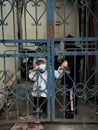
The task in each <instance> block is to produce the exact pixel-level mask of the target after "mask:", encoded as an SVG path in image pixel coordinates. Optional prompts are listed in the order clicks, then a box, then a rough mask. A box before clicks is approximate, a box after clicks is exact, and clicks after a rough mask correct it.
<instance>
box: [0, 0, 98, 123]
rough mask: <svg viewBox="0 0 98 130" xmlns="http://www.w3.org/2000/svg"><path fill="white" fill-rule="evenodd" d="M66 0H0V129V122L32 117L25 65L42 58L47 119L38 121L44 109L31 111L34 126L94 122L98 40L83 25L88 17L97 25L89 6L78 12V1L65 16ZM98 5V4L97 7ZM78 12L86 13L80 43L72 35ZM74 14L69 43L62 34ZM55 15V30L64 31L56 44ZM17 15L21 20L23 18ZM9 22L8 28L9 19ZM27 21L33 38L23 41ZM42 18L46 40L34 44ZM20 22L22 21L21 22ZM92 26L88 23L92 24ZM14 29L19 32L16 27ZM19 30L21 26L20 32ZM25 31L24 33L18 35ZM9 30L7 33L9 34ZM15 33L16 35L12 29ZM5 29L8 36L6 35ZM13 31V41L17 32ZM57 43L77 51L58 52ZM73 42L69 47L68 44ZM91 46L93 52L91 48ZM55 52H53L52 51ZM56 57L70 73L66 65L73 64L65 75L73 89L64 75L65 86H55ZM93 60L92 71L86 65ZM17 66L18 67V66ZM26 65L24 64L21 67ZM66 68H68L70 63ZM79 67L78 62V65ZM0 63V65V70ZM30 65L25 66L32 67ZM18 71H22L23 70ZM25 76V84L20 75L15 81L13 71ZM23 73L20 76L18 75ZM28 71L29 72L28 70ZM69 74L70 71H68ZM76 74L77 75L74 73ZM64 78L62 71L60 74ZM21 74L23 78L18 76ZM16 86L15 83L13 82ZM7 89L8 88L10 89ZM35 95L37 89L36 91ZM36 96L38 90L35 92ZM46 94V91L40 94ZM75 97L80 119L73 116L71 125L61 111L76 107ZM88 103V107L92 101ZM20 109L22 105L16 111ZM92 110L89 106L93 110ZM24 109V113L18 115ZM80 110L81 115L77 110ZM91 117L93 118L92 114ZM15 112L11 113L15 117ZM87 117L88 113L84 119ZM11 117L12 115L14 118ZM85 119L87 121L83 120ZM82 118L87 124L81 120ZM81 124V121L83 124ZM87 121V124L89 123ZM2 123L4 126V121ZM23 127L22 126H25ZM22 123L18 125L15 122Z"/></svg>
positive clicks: (37, 38)
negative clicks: (0, 98) (2, 99)
mask: <svg viewBox="0 0 98 130" xmlns="http://www.w3.org/2000/svg"><path fill="white" fill-rule="evenodd" d="M58 2H60V4H61V5H62V6H61V7H62V8H63V11H64V14H63V15H62V14H61V13H60V12H59V11H58V10H57V5H58ZM68 2H69V1H68V0H62V1H58V0H51V1H50V0H46V1H45V0H20V1H17V0H0V32H1V36H0V49H2V48H4V50H0V61H2V63H3V65H2V66H3V67H2V69H1V70H0V81H1V82H2V84H3V85H4V87H5V88H4V90H3V91H1V90H0V94H1V95H3V96H4V97H5V105H4V106H3V110H4V113H5V116H3V115H2V114H1V116H0V122H1V123H2V120H3V118H4V119H5V117H6V118H7V119H8V121H10V119H12V120H11V121H14V120H15V121H16V120H17V119H19V117H20V116H23V115H24V113H25V116H27V115H32V113H33V112H34V111H33V107H34V102H33V97H32V96H31V92H32V91H33V90H32V88H31V87H32V86H33V85H32V81H31V80H29V79H28V73H29V62H28V59H30V58H32V57H36V58H38V57H46V58H47V69H48V79H47V90H48V94H47V101H48V103H47V118H46V119H45V120H44V119H42V118H41V119H40V113H41V107H42V105H43V104H44V102H42V104H41V105H40V106H38V108H36V112H37V113H38V118H37V121H51V120H52V121H58V122H67V121H68V122H69V123H71V122H76V123H78V122H82V123H83V122H90V121H91V122H98V120H97V118H96V117H97V115H96V111H97V105H96V104H98V99H97V98H98V97H97V95H98V78H97V77H98V67H97V66H98V47H97V46H98V45H97V42H98V36H97V32H96V35H94V36H89V33H90V32H89V26H90V25H88V14H90V15H92V16H93V17H94V20H95V22H96V23H97V17H96V16H97V15H95V13H94V12H93V11H92V9H90V7H91V6H90V2H89V1H87V0H85V1H81V2H83V3H82V4H81V6H80V5H79V4H78V0H74V1H70V2H71V4H72V5H73V8H72V10H70V13H69V14H67V12H66V6H67V4H68ZM96 2H98V1H96ZM41 4H42V5H43V6H44V10H43V11H42V14H41V15H40V16H39V15H38V11H39V10H40V6H41ZM7 5H8V7H9V9H8V11H7V14H6V13H5V14H4V10H5V9H7ZM29 5H30V6H31V8H32V10H35V12H34V14H33V13H32V12H30V10H29ZM77 7H78V8H82V7H85V8H86V16H87V17H86V19H85V23H86V28H85V32H86V35H85V36H83V37H79V36H77V35H76V32H77V24H76V19H77V14H76V12H77ZM16 11H17V13H18V16H17V18H18V22H17V20H16V19H17V18H16ZM73 12H75V15H74V20H73V23H74V36H75V37H73V38H68V37H65V35H66V34H67V33H66V26H67V25H69V24H70V23H69V18H70V17H71V15H72V14H73ZM55 14H57V16H58V20H60V26H62V27H63V29H62V37H60V38H55V37H54V36H55V30H54V27H55V22H56V21H55V20H54V16H55ZM22 15H23V16H24V17H22ZM10 16H12V19H11V20H12V26H11V25H10V22H9V20H8V18H10ZM27 16H29V18H30V20H31V21H29V22H30V25H31V26H30V27H31V28H32V30H33V29H35V36H33V33H32V37H31V38H28V33H29V32H28V28H27V24H28V23H27ZM44 16H46V21H47V22H46V23H47V38H45V39H44V38H43V39H39V33H41V32H40V30H39V27H41V26H42V24H44V23H41V20H42V18H43V17H44ZM22 18H23V19H22ZM91 20H92V19H91ZM17 24H18V27H17ZM22 24H23V25H24V26H22ZM22 27H23V29H24V32H23V30H22ZM11 28H12V29H11ZM17 28H18V29H17ZM7 29H8V30H7ZM10 29H11V31H12V32H13V35H12V37H7V35H6V32H7V31H8V32H9V30H10ZM16 30H18V36H17V31H16ZM60 42H64V45H67V46H69V44H70V45H72V46H74V45H77V43H78V45H79V48H78V47H77V46H76V47H75V48H74V49H73V47H72V46H71V47H70V48H66V49H65V50H61V48H60ZM73 42H74V43H73ZM92 43H93V47H92V48H91V45H92ZM34 46H36V47H37V48H36V49H34V50H32V48H33V47H34ZM24 47H27V48H28V47H30V49H27V48H26V49H27V50H26V49H25V48H24ZM55 48H56V49H57V50H56V49H55ZM58 56H61V57H63V58H64V60H66V59H67V60H68V63H69V68H70V66H71V64H72V62H71V61H70V59H71V58H72V60H73V62H74V63H73V69H74V72H73V77H72V76H71V75H67V76H68V77H67V78H69V79H70V82H71V83H72V86H71V87H69V88H68V83H67V82H66V76H65V75H64V83H63V84H60V81H59V83H58V81H57V80H55V74H54V69H55V67H56V65H57V64H55V61H56V60H57V59H56V58H57V57H58ZM91 56H92V57H93V58H94V63H93V67H90V65H89V63H90V62H89V61H90V60H91V58H90V57H91ZM77 57H83V59H82V66H83V69H82V70H81V71H82V72H83V73H80V72H79V74H80V75H78V76H81V75H82V76H81V77H82V78H81V81H78V82H77V75H76V72H77V67H78V66H77V59H78V58H77ZM8 61H13V73H14V75H15V78H16V80H13V77H12V76H11V75H12V72H11V69H10V67H9V66H8V65H7V64H8ZM17 61H19V62H18V64H17ZM23 61H25V63H23ZM70 62H71V63H70ZM78 62H80V60H79V61H78ZM2 63H0V65H1V64H2ZM32 64H33V63H31V64H30V65H32ZM22 65H23V66H22ZM19 69H20V70H21V71H23V70H24V69H25V71H24V73H25V79H22V78H23V77H22V76H23V75H21V79H18V75H17V71H18V70H19ZM22 69H23V70H22ZM30 69H31V68H30ZM70 70H71V68H70ZM78 71H79V70H78ZM51 73H52V74H51ZM64 73H65V70H64ZM21 74H23V73H22V72H21ZM18 80H19V81H18ZM8 83H11V85H9V84H8ZM38 89H39V88H38ZM39 91H40V90H39ZM43 91H44V92H45V90H43ZM72 91H74V93H73V97H72V99H71V100H70V101H69V100H68V96H70V95H68V94H69V93H70V92H72ZM76 96H77V97H78V99H79V101H80V102H81V103H80V102H79V104H78V107H79V112H82V114H81V113H79V112H78V115H75V112H74V113H73V114H74V118H73V119H66V118H65V116H66V111H67V110H68V107H69V104H71V101H73V102H74V103H73V105H74V106H75V103H76V102H75V99H76ZM91 100H92V101H91ZM21 103H23V104H22V105H21ZM92 104H93V105H92ZM22 108H24V111H22ZM81 108H82V109H81ZM95 109H96V110H95ZM92 111H93V112H92ZM14 112H15V113H14ZM88 112H89V113H88ZM10 113H12V114H13V113H14V114H13V115H14V117H12V115H10ZM15 114H16V115H15ZM86 114H87V115H86ZM85 115H86V117H87V118H85ZM92 115H94V119H95V118H96V120H93V119H92ZM84 118H85V119H84ZM88 118H89V119H88ZM3 121H4V120H3ZM25 121H26V120H25ZM20 122H21V120H20Z"/></svg>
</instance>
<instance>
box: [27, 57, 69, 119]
mask: <svg viewBox="0 0 98 130" xmlns="http://www.w3.org/2000/svg"><path fill="white" fill-rule="evenodd" d="M33 66H34V69H33V70H30V72H29V78H30V80H32V81H34V85H33V91H32V95H33V96H34V110H35V111H36V112H40V111H41V109H42V112H43V115H45V114H46V109H47V78H48V72H47V61H46V59H45V58H35V59H34V61H33ZM65 67H68V62H67V61H64V62H63V63H62V64H61V66H59V68H58V70H54V76H55V78H56V79H59V78H61V77H62V76H63V69H64V68H65ZM36 108H37V109H36ZM43 115H42V116H43ZM43 117H44V116H43Z"/></svg>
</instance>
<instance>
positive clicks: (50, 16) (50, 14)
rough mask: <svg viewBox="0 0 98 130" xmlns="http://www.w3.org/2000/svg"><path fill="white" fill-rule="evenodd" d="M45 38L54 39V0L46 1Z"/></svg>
mask: <svg viewBox="0 0 98 130" xmlns="http://www.w3.org/2000/svg"><path fill="white" fill-rule="evenodd" d="M46 13H47V38H54V0H51V1H50V0H47V12H46Z"/></svg>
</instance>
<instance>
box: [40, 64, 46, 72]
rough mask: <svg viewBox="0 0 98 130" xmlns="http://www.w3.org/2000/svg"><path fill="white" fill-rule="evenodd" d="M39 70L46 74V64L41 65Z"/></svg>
mask: <svg viewBox="0 0 98 130" xmlns="http://www.w3.org/2000/svg"><path fill="white" fill-rule="evenodd" d="M39 69H40V71H41V72H44V71H45V70H46V64H40V66H39Z"/></svg>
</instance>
